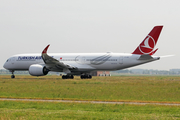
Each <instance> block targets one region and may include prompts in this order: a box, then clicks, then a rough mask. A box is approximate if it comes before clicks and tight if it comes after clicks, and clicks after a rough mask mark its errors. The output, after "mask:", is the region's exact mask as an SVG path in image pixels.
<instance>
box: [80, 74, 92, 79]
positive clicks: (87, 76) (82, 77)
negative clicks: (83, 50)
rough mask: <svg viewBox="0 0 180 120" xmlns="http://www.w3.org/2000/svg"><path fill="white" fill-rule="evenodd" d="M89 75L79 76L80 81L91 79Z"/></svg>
mask: <svg viewBox="0 0 180 120" xmlns="http://www.w3.org/2000/svg"><path fill="white" fill-rule="evenodd" d="M91 78H92V76H91V75H81V79H91Z"/></svg>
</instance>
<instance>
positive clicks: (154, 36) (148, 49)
mask: <svg viewBox="0 0 180 120" xmlns="http://www.w3.org/2000/svg"><path fill="white" fill-rule="evenodd" d="M162 27H163V26H155V27H154V28H153V29H152V30H151V32H150V33H149V34H148V35H147V36H146V38H145V39H144V40H143V41H142V43H141V44H140V45H139V46H138V47H137V48H136V50H135V51H134V52H133V53H132V54H140V55H142V54H149V55H152V54H154V53H155V52H156V51H157V49H156V50H155V51H153V49H154V47H155V45H156V43H157V40H158V38H159V35H160V33H161V30H162Z"/></svg>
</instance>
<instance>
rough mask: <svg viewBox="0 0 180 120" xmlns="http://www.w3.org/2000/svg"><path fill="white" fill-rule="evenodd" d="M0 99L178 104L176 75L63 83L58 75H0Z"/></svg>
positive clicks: (179, 86)
mask: <svg viewBox="0 0 180 120" xmlns="http://www.w3.org/2000/svg"><path fill="white" fill-rule="evenodd" d="M0 97H14V98H43V99H45V98H47V99H72V100H103V101H159V102H180V77H179V76H168V77H167V76H119V77H93V79H90V80H86V79H83V80H81V79H80V78H79V77H75V79H73V80H62V79H61V78H60V77H59V76H44V77H32V76H16V79H10V76H0Z"/></svg>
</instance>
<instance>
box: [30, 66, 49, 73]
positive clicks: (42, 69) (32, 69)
mask: <svg viewBox="0 0 180 120" xmlns="http://www.w3.org/2000/svg"><path fill="white" fill-rule="evenodd" d="M48 72H49V70H48V69H47V68H46V66H43V65H40V64H34V65H31V66H30V67H29V74H30V75H32V76H44V75H47V74H48Z"/></svg>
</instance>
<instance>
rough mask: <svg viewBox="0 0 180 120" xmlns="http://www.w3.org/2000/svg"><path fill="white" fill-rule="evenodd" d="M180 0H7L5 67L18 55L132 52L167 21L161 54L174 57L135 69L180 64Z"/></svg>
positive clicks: (1, 8) (2, 9) (0, 26)
mask: <svg viewBox="0 0 180 120" xmlns="http://www.w3.org/2000/svg"><path fill="white" fill-rule="evenodd" d="M179 5H180V1H179V0H1V1H0V54H1V59H0V69H2V68H3V64H4V62H5V61H6V60H7V59H8V58H9V57H10V56H12V55H15V54H20V53H41V52H42V50H43V49H44V48H45V47H46V46H47V45H48V44H50V48H49V51H48V53H76V52H78V53H79V52H80V53H89V52H90V53H97V52H114V53H132V52H133V51H134V50H135V49H136V47H137V46H138V45H139V44H140V43H141V42H142V40H143V39H144V38H145V37H146V35H147V34H148V33H149V32H150V31H151V29H152V28H153V27H154V26H156V25H163V26H164V27H163V30H162V32H161V35H160V37H159V40H158V43H157V45H156V48H159V50H158V51H157V52H156V54H155V55H157V56H164V55H172V54H175V56H174V57H169V58H162V59H160V60H159V61H155V62H151V63H148V64H144V65H140V66H137V67H133V68H143V69H158V70H169V69H174V68H180V54H179V53H180V48H179V46H180V45H179V44H180V39H179V38H180V29H179V28H180V7H179Z"/></svg>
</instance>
